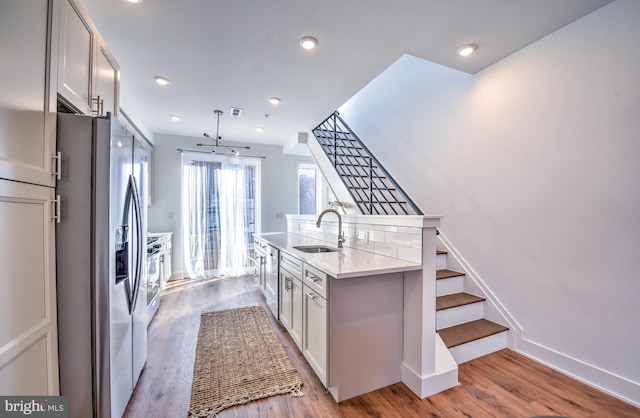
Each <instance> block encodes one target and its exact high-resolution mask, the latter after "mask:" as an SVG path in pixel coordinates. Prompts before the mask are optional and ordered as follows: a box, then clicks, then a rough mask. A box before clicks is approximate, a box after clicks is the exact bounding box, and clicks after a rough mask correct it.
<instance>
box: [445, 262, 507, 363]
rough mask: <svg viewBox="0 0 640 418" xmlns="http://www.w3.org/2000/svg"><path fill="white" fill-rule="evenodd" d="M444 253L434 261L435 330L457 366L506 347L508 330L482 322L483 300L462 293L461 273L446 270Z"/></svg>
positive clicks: (462, 280)
mask: <svg viewBox="0 0 640 418" xmlns="http://www.w3.org/2000/svg"><path fill="white" fill-rule="evenodd" d="M446 260H447V252H446V251H440V250H439V251H438V255H437V260H436V266H437V270H436V329H437V331H438V334H439V335H440V338H442V341H443V342H444V344H445V345H446V346H447V348H448V349H449V352H450V353H451V355H452V356H453V358H454V359H455V360H456V362H457V363H458V364H460V363H464V362H466V361H469V360H473V359H474V358H478V357H481V356H484V355H486V354H489V353H492V352H494V351H497V350H500V349H503V348H505V347H506V346H507V331H508V330H509V328H507V327H504V326H502V325H500V324H496V323H495V322H491V321H489V320H487V319H485V318H484V305H485V298H484V297H481V296H476V295H471V294H469V293H465V291H464V281H465V273H462V272H458V271H454V270H449V269H447V268H446V266H447V261H446Z"/></svg>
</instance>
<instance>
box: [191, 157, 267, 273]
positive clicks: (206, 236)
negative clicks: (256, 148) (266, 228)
mask: <svg viewBox="0 0 640 418" xmlns="http://www.w3.org/2000/svg"><path fill="white" fill-rule="evenodd" d="M182 158H183V177H182V178H183V182H182V183H183V184H182V206H183V208H182V218H183V219H182V221H183V243H184V249H183V255H184V266H185V271H186V272H187V274H188V276H189V277H191V278H205V277H218V276H231V275H233V276H235V275H241V274H247V273H251V272H252V271H253V268H252V266H251V262H250V254H249V252H250V251H251V250H252V249H253V244H252V243H253V239H252V234H253V232H255V231H256V221H257V219H259V216H258V214H257V211H258V202H259V198H258V193H259V187H257V185H259V163H260V161H259V160H254V159H246V158H244V159H243V158H237V157H223V156H209V155H197V154H196V155H192V154H183V157H182Z"/></svg>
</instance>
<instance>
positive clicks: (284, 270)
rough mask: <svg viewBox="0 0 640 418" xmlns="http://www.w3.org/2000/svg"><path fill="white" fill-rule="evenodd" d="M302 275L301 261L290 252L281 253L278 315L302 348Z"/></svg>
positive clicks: (292, 337)
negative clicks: (289, 253)
mask: <svg viewBox="0 0 640 418" xmlns="http://www.w3.org/2000/svg"><path fill="white" fill-rule="evenodd" d="M300 275H301V262H300V261H299V260H298V259H296V258H293V257H291V256H289V255H288V254H285V253H281V254H280V271H279V285H278V287H279V289H280V303H279V305H278V306H279V309H278V310H279V312H278V316H279V319H280V323H281V324H282V326H283V327H284V328H285V329H286V330H287V331H289V335H291V339H293V342H294V343H296V345H297V346H298V348H299V349H300V350H302V332H303V329H302V323H303V322H302V281H301V280H300Z"/></svg>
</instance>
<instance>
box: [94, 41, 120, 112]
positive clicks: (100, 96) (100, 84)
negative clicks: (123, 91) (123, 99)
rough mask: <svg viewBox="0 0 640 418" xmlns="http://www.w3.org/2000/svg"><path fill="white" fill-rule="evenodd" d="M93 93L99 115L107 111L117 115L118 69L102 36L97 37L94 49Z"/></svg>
mask: <svg viewBox="0 0 640 418" xmlns="http://www.w3.org/2000/svg"><path fill="white" fill-rule="evenodd" d="M94 79H95V94H94V96H95V97H96V100H97V103H98V105H99V109H97V111H98V114H99V115H100V116H105V115H106V114H107V112H110V113H111V114H112V115H114V116H117V115H118V91H119V88H120V69H119V67H118V63H117V62H116V60H115V58H114V57H113V55H111V52H110V51H109V50H108V49H107V46H106V44H105V43H104V41H103V40H102V37H100V36H99V37H98V48H97V50H96V71H95V78H94Z"/></svg>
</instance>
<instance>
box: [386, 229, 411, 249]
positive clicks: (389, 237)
mask: <svg viewBox="0 0 640 418" xmlns="http://www.w3.org/2000/svg"><path fill="white" fill-rule="evenodd" d="M384 243H385V244H390V245H395V246H397V247H409V248H410V247H411V245H412V236H411V235H409V234H401V233H399V232H385V234H384Z"/></svg>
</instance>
